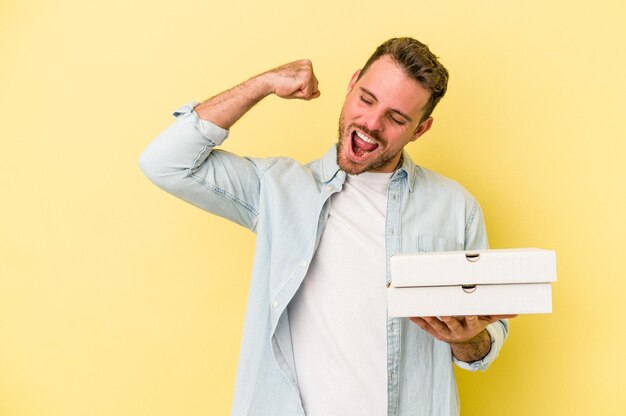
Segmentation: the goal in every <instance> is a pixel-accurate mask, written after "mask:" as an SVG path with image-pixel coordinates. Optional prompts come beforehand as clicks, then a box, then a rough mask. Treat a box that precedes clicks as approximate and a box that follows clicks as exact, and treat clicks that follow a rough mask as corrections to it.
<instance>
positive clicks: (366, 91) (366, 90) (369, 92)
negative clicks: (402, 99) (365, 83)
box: [359, 86, 413, 122]
mask: <svg viewBox="0 0 626 416" xmlns="http://www.w3.org/2000/svg"><path fill="white" fill-rule="evenodd" d="M359 88H360V89H361V91H363V92H364V93H366V94H368V95H371V96H372V98H373V99H374V100H376V101H378V98H377V97H376V95H374V93H373V92H371V91H370V90H368V89H367V88H365V87H361V86H360V87H359ZM390 111H391V112H392V113H396V114H398V115H400V116H402V117H404V118H405V119H407V120H408V121H409V122H412V121H413V119H412V118H411V117H409V116H408V115H407V114H404V113H403V112H402V111H400V110H396V109H395V108H392V109H391V110H390Z"/></svg>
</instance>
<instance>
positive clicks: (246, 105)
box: [139, 60, 320, 230]
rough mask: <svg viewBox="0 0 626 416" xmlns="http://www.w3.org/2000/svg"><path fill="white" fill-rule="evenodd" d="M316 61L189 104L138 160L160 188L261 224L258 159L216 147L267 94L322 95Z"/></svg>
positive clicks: (300, 63)
mask: <svg viewBox="0 0 626 416" xmlns="http://www.w3.org/2000/svg"><path fill="white" fill-rule="evenodd" d="M317 85H318V83H317V79H316V78H315V75H314V73H313V68H312V65H311V62H310V61H308V60H300V61H296V62H292V63H289V64H286V65H283V66H280V67H278V68H275V69H272V70H270V71H267V72H264V73H262V74H260V75H257V76H256V77H253V78H251V79H249V80H248V81H245V82H243V83H241V84H240V85H238V86H236V87H234V88H231V89H230V90H227V91H225V92H223V93H221V94H218V95H216V96H215V97H213V98H210V99H208V100H207V101H205V102H203V103H201V104H198V105H195V106H194V105H193V104H188V105H185V106H183V107H181V108H180V109H178V110H177V111H176V112H174V116H175V117H176V121H175V122H174V123H173V124H171V125H170V126H169V127H168V128H167V129H166V130H165V131H163V132H162V133H161V134H159V135H158V136H157V137H156V138H155V139H154V140H153V141H152V142H151V143H150V144H149V145H148V147H147V148H146V149H145V150H144V152H143V153H142V155H141V158H140V160H139V164H140V166H141V169H142V170H143V172H144V173H145V175H146V176H147V177H148V178H149V179H150V180H151V181H152V182H154V183H155V184H156V185H157V186H158V187H160V188H161V189H163V190H165V191H167V192H169V193H171V194H173V195H175V196H177V197H179V198H181V199H183V200H185V201H187V202H189V203H191V204H193V205H196V206H198V207H200V208H202V209H204V210H206V211H209V212H212V213H214V214H216V215H219V216H221V217H224V218H227V219H229V220H231V221H234V222H236V223H238V224H240V225H243V226H244V227H246V228H249V229H251V230H254V229H255V228H256V220H257V213H258V211H257V207H258V199H259V187H260V179H259V172H260V170H262V169H260V168H259V166H258V164H257V162H258V161H257V160H254V159H246V158H243V157H240V156H237V155H234V154H232V153H229V152H225V151H213V149H214V148H215V147H216V146H219V145H220V144H222V142H223V141H224V140H225V139H226V137H227V136H228V129H229V128H230V127H231V126H232V125H233V124H234V123H235V122H236V121H237V120H239V119H240V118H241V116H243V115H244V114H245V113H246V112H247V111H248V110H250V109H251V108H252V107H253V106H254V105H255V104H256V103H258V102H259V101H261V100H262V99H263V98H264V97H266V96H268V95H270V94H275V95H277V96H279V97H282V98H297V99H303V100H310V99H313V98H317V97H319V95H320V92H319V90H318V89H317Z"/></svg>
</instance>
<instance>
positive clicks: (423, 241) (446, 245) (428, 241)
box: [416, 235, 463, 253]
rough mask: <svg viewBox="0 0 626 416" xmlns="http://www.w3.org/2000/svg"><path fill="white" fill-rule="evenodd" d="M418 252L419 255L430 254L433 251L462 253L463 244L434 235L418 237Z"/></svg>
mask: <svg viewBox="0 0 626 416" xmlns="http://www.w3.org/2000/svg"><path fill="white" fill-rule="evenodd" d="M416 243H417V251H418V252H419V253H430V252H433V251H460V250H463V244H462V243H459V242H457V241H456V240H454V239H451V238H446V237H437V236H432V235H418V236H417V241H416Z"/></svg>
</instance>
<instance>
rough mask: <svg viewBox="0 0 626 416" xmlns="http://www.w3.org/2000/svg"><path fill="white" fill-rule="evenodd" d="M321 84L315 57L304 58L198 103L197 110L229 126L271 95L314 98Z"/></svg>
mask: <svg viewBox="0 0 626 416" xmlns="http://www.w3.org/2000/svg"><path fill="white" fill-rule="evenodd" d="M317 84H318V81H317V78H315V74H314V73H313V66H312V65H311V61H309V60H308V59H303V60H300V61H295V62H291V63H288V64H285V65H283V66H280V67H278V68H275V69H272V70H271V71H267V72H264V73H262V74H260V75H257V76H256V77H254V78H251V79H249V80H248V81H245V82H243V83H242V84H239V85H237V86H236V87H234V88H231V89H230V90H228V91H225V92H223V93H221V94H219V95H216V96H215V97H213V98H209V99H208V100H206V101H205V102H203V103H202V104H198V105H197V106H196V107H195V108H194V110H195V111H196V112H197V113H198V116H199V117H200V118H201V119H203V120H208V121H211V122H213V123H214V124H216V125H218V126H220V127H222V128H223V129H226V130H228V129H230V127H231V126H232V125H233V124H235V122H236V121H237V120H239V119H240V118H241V116H243V115H244V114H245V113H246V112H248V110H250V109H251V108H252V107H253V106H254V105H255V104H256V103H258V102H259V101H261V100H262V99H263V98H265V97H267V96H268V95H270V94H276V95H277V96H279V97H282V98H299V99H303V100H311V99H313V98H317V97H319V96H320V92H319V90H318V89H317Z"/></svg>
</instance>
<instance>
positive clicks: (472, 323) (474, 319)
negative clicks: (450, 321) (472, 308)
mask: <svg viewBox="0 0 626 416" xmlns="http://www.w3.org/2000/svg"><path fill="white" fill-rule="evenodd" d="M483 323H484V322H481V320H480V319H478V316H476V315H470V316H466V317H465V326H466V328H467V330H468V332H470V333H471V334H472V336H474V335H476V334H477V333H479V332H480V331H482V330H483V329H484V328H485V326H487V325H483Z"/></svg>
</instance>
